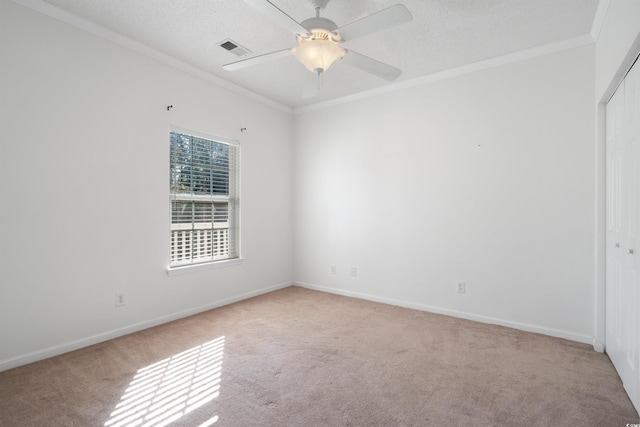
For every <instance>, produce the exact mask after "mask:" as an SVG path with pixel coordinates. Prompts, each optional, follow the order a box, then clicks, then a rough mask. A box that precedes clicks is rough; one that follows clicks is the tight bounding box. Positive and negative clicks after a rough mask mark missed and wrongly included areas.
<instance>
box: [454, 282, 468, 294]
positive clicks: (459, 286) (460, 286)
mask: <svg viewBox="0 0 640 427" xmlns="http://www.w3.org/2000/svg"><path fill="white" fill-rule="evenodd" d="M466 291H467V286H466V283H465V282H456V292H458V293H459V294H464V293H465V292H466Z"/></svg>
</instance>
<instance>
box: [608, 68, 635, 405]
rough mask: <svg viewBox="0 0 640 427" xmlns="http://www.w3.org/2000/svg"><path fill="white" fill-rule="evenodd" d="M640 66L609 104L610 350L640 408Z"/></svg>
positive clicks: (629, 76) (631, 395)
mask: <svg viewBox="0 0 640 427" xmlns="http://www.w3.org/2000/svg"><path fill="white" fill-rule="evenodd" d="M639 233H640V66H635V67H634V68H632V70H631V71H630V72H629V73H628V74H627V77H626V78H625V80H624V82H623V83H622V84H621V85H620V87H619V88H618V90H617V91H616V93H615V94H614V96H613V97H612V98H611V100H610V101H609V103H608V104H607V295H606V297H607V320H606V321H607V337H606V341H607V342H606V348H607V354H608V355H609V357H610V358H611V361H612V362H613V364H614V366H615V367H616V369H617V370H618V373H619V374H620V378H622V381H623V383H624V387H625V390H626V391H627V393H628V394H629V397H630V398H631V401H632V402H633V403H634V405H635V407H636V409H638V410H640V250H639V249H640V248H639V247H638V243H640V235H639Z"/></svg>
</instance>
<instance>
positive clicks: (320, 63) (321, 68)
mask: <svg viewBox="0 0 640 427" xmlns="http://www.w3.org/2000/svg"><path fill="white" fill-rule="evenodd" d="M308 1H309V3H311V5H312V6H313V7H314V9H315V11H316V16H315V17H312V18H309V19H306V20H304V21H302V22H300V23H298V22H297V21H296V20H294V19H293V18H291V17H290V16H289V15H287V14H286V13H284V12H283V11H282V10H280V9H279V8H278V7H277V6H275V5H274V4H273V3H271V2H270V1H269V0H244V2H245V3H247V4H249V5H250V6H252V7H253V8H255V9H256V10H258V11H259V12H261V13H262V14H263V15H265V16H266V17H268V18H270V19H271V20H272V21H274V22H275V23H277V24H279V25H280V26H281V27H283V28H285V29H287V30H289V31H291V32H292V33H294V34H295V35H296V39H297V46H295V47H293V48H288V49H283V50H277V51H275V52H270V53H265V54H263V55H258V56H254V57H252V58H248V59H243V60H240V61H236V62H232V63H230V64H226V65H224V66H223V67H222V68H224V69H225V70H229V71H233V70H238V69H241V68H245V67H250V66H252V65H256V64H260V63H262V62H266V61H270V60H272V59H277V58H282V57H285V56H289V55H293V56H294V57H295V58H296V59H297V60H298V61H299V62H300V63H302V64H303V65H304V66H305V67H307V69H309V71H313V72H315V73H317V74H318V79H320V76H321V75H322V73H323V72H325V71H326V70H327V69H329V67H330V66H331V64H333V63H334V62H335V61H337V60H339V59H341V60H343V61H344V62H345V63H347V64H349V65H351V66H353V67H356V68H359V69H361V70H364V71H366V72H368V73H371V74H373V75H376V76H378V77H381V78H383V79H385V80H388V81H393V80H395V79H397V78H398V76H400V74H401V73H402V70H400V69H398V68H395V67H393V66H391V65H388V64H385V63H383V62H380V61H378V60H376V59H373V58H370V57H368V56H365V55H362V54H360V53H357V52H354V51H352V50H348V49H345V48H343V47H341V46H340V43H343V42H347V41H351V40H354V39H357V38H359V37H363V36H366V35H369V34H373V33H376V32H378V31H382V30H386V29H387V28H391V27H394V26H396V25H400V24H404V23H406V22H409V21H411V20H412V19H413V16H411V13H410V12H409V10H407V8H406V7H405V6H404V5H402V4H396V5H395V6H391V7H388V8H386V9H383V10H381V11H379V12H376V13H373V14H371V15H368V16H365V17H364V18H361V19H359V20H357V21H354V22H352V23H350V24H347V25H345V26H343V27H340V28H338V26H337V25H336V24H335V23H334V22H333V21H331V20H330V19H327V18H323V17H320V11H321V10H322V9H324V8H325V7H326V6H327V3H329V0H308Z"/></svg>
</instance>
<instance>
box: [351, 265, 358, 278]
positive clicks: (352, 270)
mask: <svg viewBox="0 0 640 427" xmlns="http://www.w3.org/2000/svg"><path fill="white" fill-rule="evenodd" d="M357 275H358V270H357V269H356V268H355V267H351V277H356V276H357Z"/></svg>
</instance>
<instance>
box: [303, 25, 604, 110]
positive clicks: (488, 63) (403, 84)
mask: <svg viewBox="0 0 640 427" xmlns="http://www.w3.org/2000/svg"><path fill="white" fill-rule="evenodd" d="M593 43H594V41H593V39H592V38H591V34H586V35H584V36H580V37H575V38H571V39H566V40H561V41H559V42H554V43H549V44H545V45H542V46H537V47H534V48H531V49H525V50H521V51H518V52H514V53H510V54H508V55H502V56H497V57H495V58H490V59H486V60H484V61H479V62H474V63H472V64H467V65H463V66H461V67H456V68H450V69H447V70H443V71H438V72H436V73H432V74H428V75H426V76H422V77H417V78H414V79H410V80H404V81H400V82H398V83H394V84H390V85H387V86H384V87H381V88H377V89H372V90H368V91H364V92H360V93H356V94H354V95H349V96H345V97H342V98H337V99H333V100H330V101H326V102H319V103H317V104H312V105H307V106H304V107H300V108H295V109H294V110H293V113H294V114H295V115H298V114H304V113H308V112H311V111H317V110H323V109H325V108H331V107H335V106H338V105H342V104H347V103H350V102H354V101H359V100H362V99H367V98H371V97H374V96H379V95H382V94H386V93H390V92H396V91H399V90H403V89H408V88H412V87H415V86H421V85H424V84H427V83H433V82H437V81H440V80H447V79H451V78H454V77H458V76H462V75H465V74H470V73H474V72H476V71H481V70H486V69H489V68H495V67H500V66H502V65H507V64H512V63H515V62H520V61H524V60H527V59H532V58H537V57H539V56H544V55H549V54H551V53H556V52H560V51H563V50H568V49H573V48H577V47H582V46H586V45H590V44H593Z"/></svg>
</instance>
